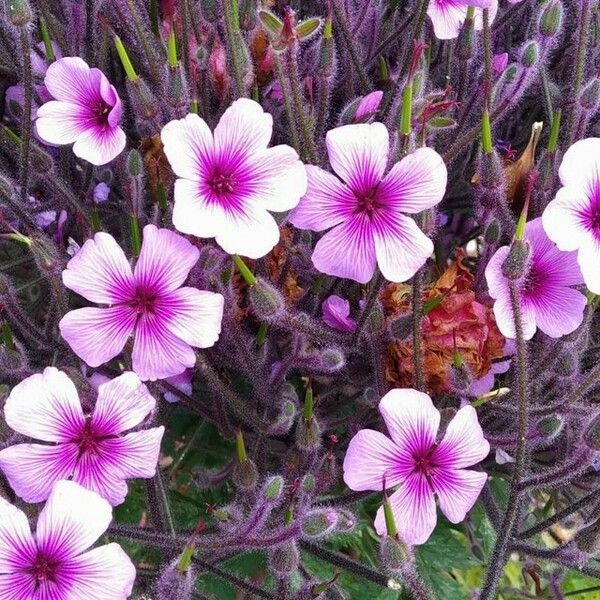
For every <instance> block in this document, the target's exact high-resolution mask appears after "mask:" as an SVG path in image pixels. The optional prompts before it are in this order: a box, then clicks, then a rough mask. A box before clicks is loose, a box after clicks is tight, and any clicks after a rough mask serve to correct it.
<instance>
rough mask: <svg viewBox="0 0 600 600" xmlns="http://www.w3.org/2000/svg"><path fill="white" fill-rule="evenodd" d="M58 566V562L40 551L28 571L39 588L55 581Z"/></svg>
mask: <svg viewBox="0 0 600 600" xmlns="http://www.w3.org/2000/svg"><path fill="white" fill-rule="evenodd" d="M58 565H59V563H58V561H56V560H54V559H53V558H51V557H49V556H46V555H45V554H44V553H42V552H39V551H38V554H37V555H36V557H35V559H34V561H33V564H32V565H31V566H30V567H29V568H28V569H27V570H26V571H27V573H29V574H30V575H31V576H32V577H33V578H34V579H35V582H36V584H37V586H38V587H39V586H41V585H43V584H44V583H45V582H47V581H55V579H56V571H57V568H58Z"/></svg>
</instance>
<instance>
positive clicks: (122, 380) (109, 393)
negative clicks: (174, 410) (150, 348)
mask: <svg viewBox="0 0 600 600" xmlns="http://www.w3.org/2000/svg"><path fill="white" fill-rule="evenodd" d="M155 406H156V400H155V399H154V397H153V396H152V394H151V393H150V392H149V391H148V388H147V387H146V386H145V385H144V384H143V383H142V382H141V381H140V378H139V377H138V376H137V375H136V374H135V373H132V372H130V371H129V372H127V373H123V374H122V375H119V376H118V377H116V378H115V379H111V380H110V381H107V382H106V383H103V384H101V385H100V386H99V388H98V399H97V400H96V406H95V408H94V412H93V414H92V420H91V425H92V428H93V431H94V433H95V434H97V435H98V436H109V435H117V434H118V433H122V432H124V431H127V430H128V429H131V428H132V427H135V426H136V425H139V424H140V423H141V422H142V421H143V420H144V419H145V418H146V417H147V416H148V415H149V414H150V413H151V412H152V410H154V407H155Z"/></svg>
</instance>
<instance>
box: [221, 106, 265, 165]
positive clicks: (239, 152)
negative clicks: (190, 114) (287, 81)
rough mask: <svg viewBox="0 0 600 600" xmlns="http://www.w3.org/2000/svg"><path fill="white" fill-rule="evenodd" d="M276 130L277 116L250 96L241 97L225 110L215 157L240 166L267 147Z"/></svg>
mask: <svg viewBox="0 0 600 600" xmlns="http://www.w3.org/2000/svg"><path fill="white" fill-rule="evenodd" d="M272 132H273V117H272V116H271V115H270V114H269V113H267V112H265V111H264V110H263V108H262V106H261V105H260V104H259V103H258V102H255V101H254V100H250V99H249V98H239V99H238V100H236V101H235V102H233V103H232V104H231V105H230V106H229V108H228V109H227V110H226V111H225V112H224V113H223V116H222V117H221V119H220V120H219V123H218V125H217V126H216V127H215V131H214V140H215V156H218V157H219V160H220V161H225V162H227V163H228V164H230V165H238V164H239V163H240V162H243V161H245V160H246V159H247V158H249V157H251V156H252V155H253V154H255V153H256V152H260V151H261V150H265V148H266V147H267V145H268V144H269V141H270V139H271V134H272Z"/></svg>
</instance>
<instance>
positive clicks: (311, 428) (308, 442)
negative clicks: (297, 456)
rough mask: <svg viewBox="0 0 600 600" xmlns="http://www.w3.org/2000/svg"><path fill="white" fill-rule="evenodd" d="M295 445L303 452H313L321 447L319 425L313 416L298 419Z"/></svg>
mask: <svg viewBox="0 0 600 600" xmlns="http://www.w3.org/2000/svg"><path fill="white" fill-rule="evenodd" d="M296 445H297V446H298V448H299V449H300V450H302V451H303V452H313V451H315V450H318V449H319V448H320V447H321V427H320V425H319V423H318V422H317V420H316V419H315V418H314V417H313V418H312V419H310V420H307V419H304V418H302V417H301V418H300V419H298V426H297V427H296Z"/></svg>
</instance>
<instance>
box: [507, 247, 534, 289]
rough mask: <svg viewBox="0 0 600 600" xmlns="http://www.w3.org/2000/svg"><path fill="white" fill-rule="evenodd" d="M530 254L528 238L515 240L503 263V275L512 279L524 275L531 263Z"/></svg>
mask: <svg viewBox="0 0 600 600" xmlns="http://www.w3.org/2000/svg"><path fill="white" fill-rule="evenodd" d="M530 254H531V246H530V244H529V242H528V241H527V240H514V241H513V243H512V244H511V246H510V250H509V252H508V256H507V257H506V259H505V260H504V262H503V263H502V275H504V277H506V278H507V279H512V280H517V279H520V278H521V277H523V275H524V274H525V272H526V269H527V267H528V265H529V257H530Z"/></svg>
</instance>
